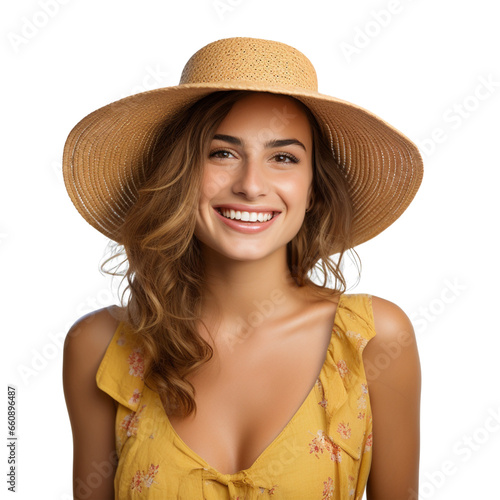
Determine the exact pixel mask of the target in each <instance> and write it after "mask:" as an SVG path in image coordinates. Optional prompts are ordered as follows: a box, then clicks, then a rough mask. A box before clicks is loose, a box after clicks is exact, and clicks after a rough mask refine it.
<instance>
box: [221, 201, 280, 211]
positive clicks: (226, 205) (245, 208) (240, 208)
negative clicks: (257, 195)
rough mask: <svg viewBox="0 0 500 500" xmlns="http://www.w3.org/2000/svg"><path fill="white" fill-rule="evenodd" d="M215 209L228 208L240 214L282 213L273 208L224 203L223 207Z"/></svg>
mask: <svg viewBox="0 0 500 500" xmlns="http://www.w3.org/2000/svg"><path fill="white" fill-rule="evenodd" d="M214 208H228V209H233V210H238V211H240V212H281V210H277V209H276V208H273V207H261V206H248V205H239V204H238V203H224V204H223V205H214Z"/></svg>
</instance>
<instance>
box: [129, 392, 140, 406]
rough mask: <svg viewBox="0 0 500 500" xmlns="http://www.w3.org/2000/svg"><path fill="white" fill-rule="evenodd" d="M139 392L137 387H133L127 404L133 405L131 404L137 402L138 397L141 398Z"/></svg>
mask: <svg viewBox="0 0 500 500" xmlns="http://www.w3.org/2000/svg"><path fill="white" fill-rule="evenodd" d="M141 394H142V393H141V392H139V389H134V392H133V394H132V396H131V397H130V399H129V400H128V402H129V404H131V405H133V404H135V403H137V402H138V401H139V399H140V398H141Z"/></svg>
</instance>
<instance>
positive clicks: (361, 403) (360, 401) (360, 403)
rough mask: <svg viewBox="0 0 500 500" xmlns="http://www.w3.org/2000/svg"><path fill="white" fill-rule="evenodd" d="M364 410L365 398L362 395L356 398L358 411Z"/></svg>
mask: <svg viewBox="0 0 500 500" xmlns="http://www.w3.org/2000/svg"><path fill="white" fill-rule="evenodd" d="M365 408H366V397H365V396H364V395H363V394H362V395H361V396H360V397H359V398H358V409H359V410H364V409H365Z"/></svg>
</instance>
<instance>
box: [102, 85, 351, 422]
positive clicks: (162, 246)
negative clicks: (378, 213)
mask: <svg viewBox="0 0 500 500" xmlns="http://www.w3.org/2000/svg"><path fill="white" fill-rule="evenodd" d="M249 94H250V92H249V91H221V92H214V93H211V94H209V95H207V96H205V97H203V98H201V99H200V100H198V101H196V102H195V103H193V104H192V105H190V106H188V107H186V108H184V109H182V110H181V111H179V112H178V113H177V114H176V116H174V117H173V118H172V119H170V120H169V121H168V122H167V123H165V124H164V127H163V128H162V130H163V131H162V133H161V135H160V136H159V137H158V140H157V142H156V146H155V148H154V150H153V154H152V157H151V158H152V160H151V164H150V165H149V168H148V170H147V178H146V180H145V182H144V183H143V184H142V185H141V187H140V189H139V191H138V198H137V201H136V202H135V204H134V205H133V206H132V207H131V209H130V210H129V212H128V213H127V215H126V217H125V220H124V223H123V226H122V228H121V244H120V245H118V246H116V247H115V253H114V254H113V255H111V257H109V258H108V259H106V260H105V261H104V262H103V264H102V265H101V270H102V271H103V272H105V273H106V274H110V275H113V276H122V277H123V279H122V282H123V281H124V280H125V279H126V280H127V283H128V285H127V287H126V288H125V290H124V292H123V294H122V295H121V306H122V307H121V308H120V312H119V316H120V319H121V320H122V321H124V322H125V323H126V324H127V326H128V328H129V330H131V332H132V334H133V338H134V339H135V341H136V343H137V345H138V346H139V348H140V349H141V351H142V353H143V357H144V360H145V370H144V381H145V383H146V385H147V386H148V387H150V388H151V389H153V390H155V391H156V392H157V393H158V394H159V396H160V399H161V402H162V404H163V406H164V408H165V411H166V412H167V414H169V415H172V414H176V415H180V416H183V417H185V416H188V415H190V414H191V413H192V412H195V413H196V403H195V400H194V395H195V391H194V387H193V385H192V384H191V383H190V382H189V381H188V380H187V379H186V377H187V376H188V375H189V374H190V373H192V372H194V371H195V370H197V369H198V368H200V367H201V366H202V365H203V364H205V363H206V362H208V361H209V360H210V359H211V358H212V356H213V349H212V347H211V346H210V345H209V344H208V343H207V342H206V341H205V340H204V339H203V338H202V337H201V336H200V335H199V334H198V328H199V326H200V322H201V323H202V324H204V323H203V321H202V319H201V308H200V305H201V299H202V296H203V290H204V289H205V288H206V285H207V283H206V276H205V272H204V271H205V268H204V262H203V257H202V252H201V246H200V242H199V240H198V239H197V238H196V236H195V235H194V229H195V223H196V214H197V209H198V199H199V194H200V190H201V182H202V176H203V171H202V170H203V164H204V159H205V158H207V156H208V152H209V151H208V149H209V146H210V143H211V141H212V138H213V136H214V135H215V132H216V129H217V127H218V126H219V124H220V123H221V122H222V120H223V119H224V117H225V116H226V115H227V114H228V113H229V111H230V110H231V107H232V106H233V104H234V103H235V102H236V101H238V100H239V99H242V98H243V97H245V96H247V95H249ZM294 101H295V102H296V103H297V105H298V106H299V107H300V108H301V109H302V110H303V111H304V112H305V113H306V115H307V117H308V119H309V122H310V125H311V130H312V138H313V200H314V201H313V205H312V208H311V209H310V210H309V211H308V212H306V214H305V218H304V222H303V224H302V226H301V228H300V230H299V231H298V233H297V235H296V236H295V237H294V238H293V239H292V240H291V241H290V242H289V243H288V244H287V252H286V253H287V264H288V269H289V271H290V276H291V277H292V278H293V280H294V281H295V283H296V284H297V286H299V287H302V286H307V287H310V288H311V289H312V290H314V291H315V292H316V293H318V294H319V295H325V296H331V295H333V294H335V293H339V292H340V293H343V292H345V291H346V281H345V278H344V276H343V274H342V270H341V267H342V266H341V264H342V257H343V255H344V253H345V252H346V250H347V249H349V248H350V234H351V227H352V220H353V210H352V205H351V200H350V197H349V195H348V189H347V184H346V179H345V177H344V173H343V171H342V169H341V168H340V167H339V166H338V165H337V164H336V162H335V160H334V156H333V153H332V150H331V148H330V146H329V144H328V142H327V140H326V138H325V136H324V135H323V133H322V131H321V128H320V126H319V125H318V122H317V121H316V118H315V117H314V115H313V114H312V112H311V111H310V110H309V108H307V106H305V105H304V104H303V103H302V102H300V101H298V100H296V99H294ZM334 241H335V242H336V244H338V245H339V246H340V247H341V251H340V252H339V253H337V254H336V255H338V258H337V261H333V260H332V259H331V257H330V254H331V249H332V247H333V242H334ZM354 253H355V252H354ZM120 255H122V256H124V257H125V258H124V259H123V261H122V262H121V263H120V264H119V265H118V266H115V268H113V269H118V268H119V267H120V266H121V265H122V264H124V263H127V264H128V265H127V269H126V271H125V272H122V273H120V272H114V271H108V270H106V269H105V268H104V267H105V265H106V264H107V263H108V262H109V261H111V260H112V259H115V258H117V257H118V256H120ZM356 256H357V254H356ZM314 272H320V273H322V274H323V283H322V284H321V285H317V284H316V283H314V282H313V280H312V279H311V278H312V274H313V273H314ZM328 276H333V277H334V286H333V288H328V287H327V283H328ZM127 290H128V291H129V292H130V293H129V298H128V303H127V304H124V300H123V297H124V294H125V292H126V291H127ZM205 327H206V325H205Z"/></svg>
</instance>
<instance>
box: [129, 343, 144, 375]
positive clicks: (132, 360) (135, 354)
mask: <svg viewBox="0 0 500 500" xmlns="http://www.w3.org/2000/svg"><path fill="white" fill-rule="evenodd" d="M128 366H129V371H128V372H129V374H130V375H133V376H134V377H140V378H141V379H142V377H143V375H144V358H143V357H142V354H141V351H140V350H139V349H134V350H133V351H132V352H131V353H130V356H129V357H128Z"/></svg>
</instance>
